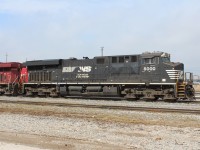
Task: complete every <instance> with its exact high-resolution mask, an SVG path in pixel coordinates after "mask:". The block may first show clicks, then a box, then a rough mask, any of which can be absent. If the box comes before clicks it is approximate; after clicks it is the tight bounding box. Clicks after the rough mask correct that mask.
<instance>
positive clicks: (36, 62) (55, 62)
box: [23, 59, 62, 66]
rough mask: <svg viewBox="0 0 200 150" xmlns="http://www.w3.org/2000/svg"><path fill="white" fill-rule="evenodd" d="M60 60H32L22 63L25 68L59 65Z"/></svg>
mask: <svg viewBox="0 0 200 150" xmlns="http://www.w3.org/2000/svg"><path fill="white" fill-rule="evenodd" d="M61 60H62V59H49V60H34V61H26V62H25V63H23V64H24V65H25V66H42V65H46V66H48V65H59V64H60V61H61Z"/></svg>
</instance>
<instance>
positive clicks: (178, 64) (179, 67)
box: [173, 63, 184, 71]
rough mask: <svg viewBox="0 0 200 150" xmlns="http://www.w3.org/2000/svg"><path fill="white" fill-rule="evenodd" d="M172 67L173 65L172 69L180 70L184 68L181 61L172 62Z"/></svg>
mask: <svg viewBox="0 0 200 150" xmlns="http://www.w3.org/2000/svg"><path fill="white" fill-rule="evenodd" d="M173 67H174V70H180V71H182V70H184V65H183V63H174V66H173Z"/></svg>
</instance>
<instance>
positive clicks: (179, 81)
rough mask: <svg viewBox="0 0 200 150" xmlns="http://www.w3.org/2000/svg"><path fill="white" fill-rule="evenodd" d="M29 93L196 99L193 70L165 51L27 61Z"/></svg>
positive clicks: (27, 88)
mask: <svg viewBox="0 0 200 150" xmlns="http://www.w3.org/2000/svg"><path fill="white" fill-rule="evenodd" d="M24 65H25V66H26V67H27V69H28V72H29V73H28V76H29V77H28V82H27V83H24V88H23V89H24V91H23V93H25V94H26V95H28V96H34V95H38V96H83V97H84V96H87V97H97V96H98V97H100V96H102V97H124V98H126V99H140V98H143V99H153V100H156V99H159V98H162V99H164V100H177V99H181V100H184V99H193V98H194V89H193V86H192V82H193V79H192V76H193V75H192V73H185V72H184V65H183V64H182V63H174V62H171V61H170V55H169V54H168V53H164V52H153V53H149V52H147V53H143V54H140V55H120V56H101V57H99V56H98V57H94V58H93V59H89V58H88V57H84V58H83V59H76V58H70V59H56V60H39V61H27V62H26V63H24Z"/></svg>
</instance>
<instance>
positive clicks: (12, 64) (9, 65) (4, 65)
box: [0, 62, 22, 68]
mask: <svg viewBox="0 0 200 150" xmlns="http://www.w3.org/2000/svg"><path fill="white" fill-rule="evenodd" d="M18 67H22V64H21V63H19V62H8V63H0V68H18Z"/></svg>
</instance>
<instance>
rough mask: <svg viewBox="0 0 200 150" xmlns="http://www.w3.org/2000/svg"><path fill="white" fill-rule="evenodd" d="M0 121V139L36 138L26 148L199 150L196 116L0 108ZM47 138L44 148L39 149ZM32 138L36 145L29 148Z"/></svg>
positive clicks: (6, 106) (79, 109) (23, 106)
mask: <svg viewBox="0 0 200 150" xmlns="http://www.w3.org/2000/svg"><path fill="white" fill-rule="evenodd" d="M35 100H37V99H35ZM39 100H41V99H39ZM79 101H80V100H77V101H76V100H75V101H73V102H79ZM88 102H89V103H99V101H88ZM83 103H87V101H84V102H83ZM100 103H103V102H100ZM107 103H109V104H110V103H112V102H111V101H108V102H107V101H105V102H104V104H107ZM119 103H124V104H125V102H119ZM128 103H129V102H128ZM141 103H143V102H141ZM144 103H145V102H144ZM87 104H88V103H87ZM145 105H146V106H148V105H152V104H151V103H146V104H145ZM161 105H165V106H167V104H163V103H161ZM169 105H170V107H171V106H172V104H169ZM167 107H168V106H167ZM173 107H174V106H173ZM184 107H186V106H184ZM189 107H191V106H189ZM196 107H197V108H198V106H196ZM0 122H1V123H0V134H11V136H13V135H15V136H16V137H21V136H22V135H23V136H25V137H26V136H27V137H31V136H36V137H34V138H32V139H31V140H32V144H33V145H37V143H38V142H41V141H43V144H41V145H43V147H42V148H48V149H58V147H59V146H63V147H61V148H59V149H66V146H67V149H199V148H200V116H199V115H189V114H176V113H153V112H151V113H150V112H134V111H122V110H121V111H119V110H102V109H95V108H90V109H86V108H63V107H62V108H61V107H55V106H53V107H52V106H31V105H14V104H0ZM4 137H5V136H4ZM8 137H9V136H8ZM25 137H24V139H25ZM47 138H51V140H50V142H49V144H51V145H50V146H48V145H47V146H44V145H45V144H44V143H48V140H49V139H47ZM22 139H23V138H22ZM34 139H40V141H37V142H35V143H34ZM45 139H46V142H44V141H45ZM1 140H3V138H2V136H1V138H0V141H1ZM13 140H14V139H13ZM9 142H11V141H9ZM15 142H21V141H20V140H19V141H15ZM28 144H31V142H30V143H28ZM55 145H56V146H57V147H56V146H55Z"/></svg>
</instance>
